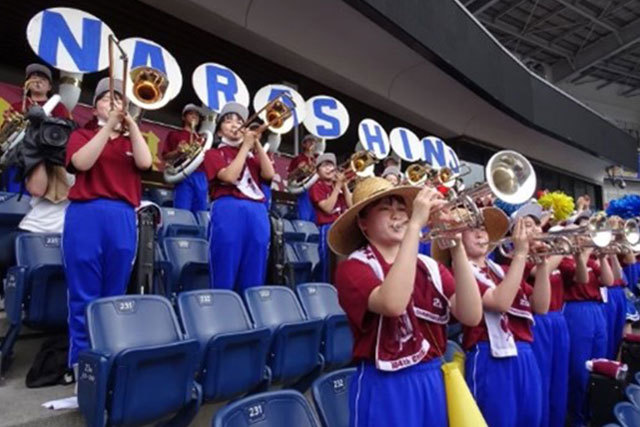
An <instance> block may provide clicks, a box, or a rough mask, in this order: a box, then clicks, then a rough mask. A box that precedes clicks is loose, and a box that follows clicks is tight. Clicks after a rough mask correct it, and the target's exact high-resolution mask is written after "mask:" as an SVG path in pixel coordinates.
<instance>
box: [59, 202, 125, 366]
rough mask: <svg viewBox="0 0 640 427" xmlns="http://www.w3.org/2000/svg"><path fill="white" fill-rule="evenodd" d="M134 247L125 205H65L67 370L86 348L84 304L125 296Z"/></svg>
mask: <svg viewBox="0 0 640 427" xmlns="http://www.w3.org/2000/svg"><path fill="white" fill-rule="evenodd" d="M136 243H137V233H136V214H135V211H134V209H133V207H132V206H131V205H129V204H128V203H126V202H123V201H119V200H107V199H97V200H92V201H88V202H71V204H70V205H69V206H68V207H67V211H66V214H65V218H64V231H63V234H62V251H63V257H64V265H65V274H66V279H67V285H68V287H69V338H70V348H69V366H71V365H73V364H74V363H77V360H78V352H79V351H80V350H83V349H86V348H88V347H89V340H88V336H87V329H86V319H85V309H86V307H87V305H88V304H89V303H90V302H91V301H93V300H95V299H97V298H101V297H108V296H114V295H123V294H124V293H125V292H126V290H127V284H128V283H129V277H130V275H131V268H132V266H133V261H134V259H135V255H136Z"/></svg>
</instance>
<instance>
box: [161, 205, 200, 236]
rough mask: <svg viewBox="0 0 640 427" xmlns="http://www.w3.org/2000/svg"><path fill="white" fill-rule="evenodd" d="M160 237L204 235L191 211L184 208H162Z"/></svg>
mask: <svg viewBox="0 0 640 427" xmlns="http://www.w3.org/2000/svg"><path fill="white" fill-rule="evenodd" d="M158 234H159V236H160V238H165V237H176V236H185V237H204V230H203V229H202V227H201V226H200V224H198V221H196V217H195V216H194V215H193V213H192V212H191V211H188V210H185V209H174V208H162V227H161V229H160V230H159V233H158Z"/></svg>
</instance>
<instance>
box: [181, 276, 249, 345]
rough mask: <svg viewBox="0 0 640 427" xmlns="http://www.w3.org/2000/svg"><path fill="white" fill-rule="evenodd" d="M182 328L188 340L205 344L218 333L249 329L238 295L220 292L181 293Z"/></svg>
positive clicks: (208, 290)
mask: <svg viewBox="0 0 640 427" xmlns="http://www.w3.org/2000/svg"><path fill="white" fill-rule="evenodd" d="M178 308H179V310H180V318H181V319H182V325H183V326H184V330H185V332H186V334H187V336H188V337H189V338H195V339H197V340H198V341H199V342H200V343H201V344H202V345H205V344H206V343H207V342H208V341H209V339H210V338H211V337H212V336H214V335H218V334H224V333H230V332H242V331H247V330H249V329H252V324H251V320H250V319H249V314H248V313H247V310H246V309H245V307H244V304H243V303H242V299H241V298H240V296H239V295H238V294H237V293H235V292H233V291H228V290H223V289H216V290H213V289H207V290H201V291H190V292H184V293H182V294H180V296H178Z"/></svg>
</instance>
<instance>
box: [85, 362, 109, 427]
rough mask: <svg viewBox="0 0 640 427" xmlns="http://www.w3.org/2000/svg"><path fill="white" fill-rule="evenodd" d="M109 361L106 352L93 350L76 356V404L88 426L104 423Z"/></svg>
mask: <svg viewBox="0 0 640 427" xmlns="http://www.w3.org/2000/svg"><path fill="white" fill-rule="evenodd" d="M111 363H112V362H111V358H110V357H109V355H108V354H104V353H100V352H97V351H95V350H84V351H82V352H80V355H79V356H78V378H76V381H77V382H78V405H79V406H80V412H82V415H84V418H85V421H86V422H87V425H88V426H91V427H94V426H95V427H102V426H104V425H105V421H106V420H105V411H106V409H107V396H108V393H109V372H110V370H111Z"/></svg>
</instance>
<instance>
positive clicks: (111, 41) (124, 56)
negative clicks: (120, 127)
mask: <svg viewBox="0 0 640 427" xmlns="http://www.w3.org/2000/svg"><path fill="white" fill-rule="evenodd" d="M114 46H115V47H116V48H118V50H119V51H120V60H121V61H122V70H123V71H122V76H123V79H122V112H123V113H124V112H125V111H127V79H126V75H127V68H128V67H129V56H128V55H127V53H126V52H125V51H124V49H122V46H120V41H118V40H117V39H116V38H115V36H114V35H113V34H109V97H110V98H111V99H110V100H109V103H110V107H111V110H115V108H116V105H115V101H116V98H115V94H114V85H115V69H114V68H115V67H114V64H115V60H114V57H113V48H114Z"/></svg>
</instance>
